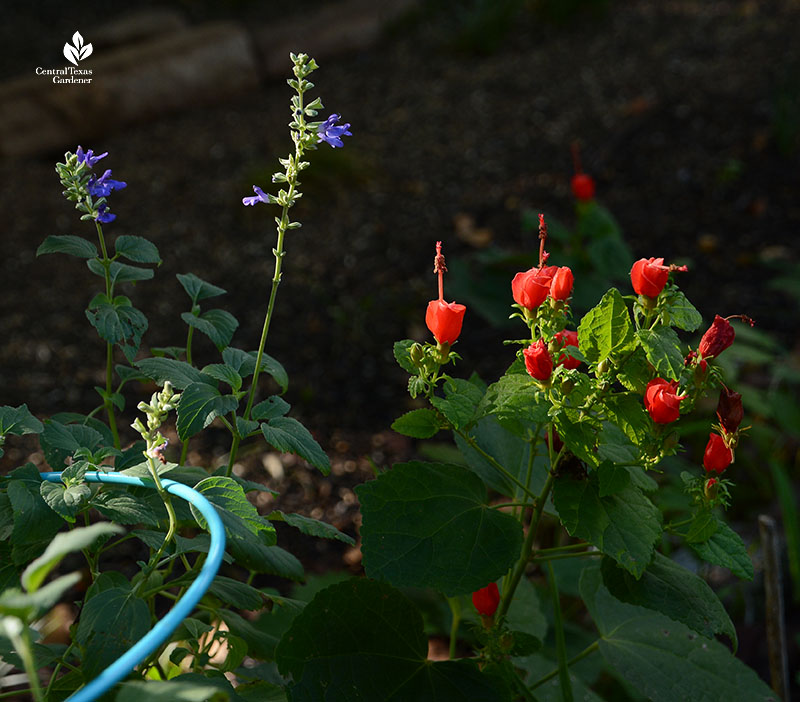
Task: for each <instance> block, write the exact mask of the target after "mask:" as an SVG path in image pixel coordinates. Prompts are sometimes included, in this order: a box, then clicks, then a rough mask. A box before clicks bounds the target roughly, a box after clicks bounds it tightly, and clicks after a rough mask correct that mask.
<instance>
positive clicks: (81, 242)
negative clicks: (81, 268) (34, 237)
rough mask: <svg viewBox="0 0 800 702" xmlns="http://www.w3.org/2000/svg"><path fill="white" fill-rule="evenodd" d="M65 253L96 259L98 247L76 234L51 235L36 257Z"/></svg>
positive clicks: (42, 244)
mask: <svg viewBox="0 0 800 702" xmlns="http://www.w3.org/2000/svg"><path fill="white" fill-rule="evenodd" d="M51 253H64V254H68V255H70V256H77V257H78V258H96V257H97V247H96V246H95V245H94V244H93V243H92V242H91V241H88V240H86V239H84V238H83V237H80V236H75V235H74V234H63V235H50V236H48V237H47V238H46V239H45V240H44V241H43V242H42V243H41V244H39V248H38V249H36V255H37V256H42V255H43V254H51Z"/></svg>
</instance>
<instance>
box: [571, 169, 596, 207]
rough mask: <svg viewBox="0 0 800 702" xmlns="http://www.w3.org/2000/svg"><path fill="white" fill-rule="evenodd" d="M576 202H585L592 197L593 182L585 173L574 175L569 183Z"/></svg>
mask: <svg viewBox="0 0 800 702" xmlns="http://www.w3.org/2000/svg"><path fill="white" fill-rule="evenodd" d="M570 185H571V186H572V194H573V195H574V196H575V199H576V200H582V201H584V202H585V201H587V200H591V199H592V198H593V197H594V180H593V179H592V176H590V175H587V174H586V173H576V174H575V175H574V176H572V181H571V182H570Z"/></svg>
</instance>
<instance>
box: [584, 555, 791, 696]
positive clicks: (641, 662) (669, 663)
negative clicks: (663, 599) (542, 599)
mask: <svg viewBox="0 0 800 702" xmlns="http://www.w3.org/2000/svg"><path fill="white" fill-rule="evenodd" d="M580 589H581V595H582V597H583V599H584V602H586V604H587V606H588V607H589V611H590V613H591V614H592V617H593V619H594V620H595V623H596V624H597V626H598V629H599V630H600V634H601V639H600V652H601V653H602V655H603V658H605V660H606V662H607V663H608V664H609V665H611V666H612V667H613V668H615V669H616V671H617V672H618V673H619V674H620V675H622V676H623V677H625V678H626V679H627V681H628V682H630V683H631V684H632V685H633V686H634V687H636V688H637V689H638V690H639V692H641V693H642V695H644V696H645V697H646V698H647V699H650V700H653V702H675V700H726V701H728V702H779V697H778V695H777V694H776V693H774V692H773V691H772V690H770V689H769V688H768V687H767V685H766V684H765V683H764V682H763V681H762V680H761V679H760V678H759V677H758V676H757V675H756V673H755V672H754V671H753V670H751V669H750V668H748V667H747V666H746V665H744V663H742V662H741V661H740V660H738V659H737V658H735V657H734V656H733V655H732V654H731V652H730V651H729V650H728V649H727V648H726V647H725V646H723V645H722V644H721V643H719V642H718V641H714V640H709V639H707V638H705V637H702V636H698V635H697V634H696V633H695V632H694V631H692V630H691V629H689V628H688V627H687V626H685V625H684V624H681V623H679V622H676V621H673V620H672V619H669V618H667V617H665V616H663V615H661V614H655V613H653V612H651V611H650V610H647V609H644V608H641V607H636V606H634V605H629V604H625V603H622V602H620V601H619V600H617V599H616V598H614V597H612V595H611V594H610V593H609V592H608V590H607V589H606V588H605V587H604V586H603V585H602V580H601V576H600V569H599V568H586V569H585V570H584V572H583V574H582V576H581V585H580Z"/></svg>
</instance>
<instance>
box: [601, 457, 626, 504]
mask: <svg viewBox="0 0 800 702" xmlns="http://www.w3.org/2000/svg"><path fill="white" fill-rule="evenodd" d="M597 478H598V485H599V487H598V495H599V496H600V497H607V496H608V495H613V494H614V493H617V492H622V491H623V490H624V489H625V488H626V487H628V485H630V484H631V474H630V473H629V472H628V471H627V469H626V468H625V467H623V466H617V465H614V464H613V463H608V462H604V463H601V464H600V465H599V466H598V467H597Z"/></svg>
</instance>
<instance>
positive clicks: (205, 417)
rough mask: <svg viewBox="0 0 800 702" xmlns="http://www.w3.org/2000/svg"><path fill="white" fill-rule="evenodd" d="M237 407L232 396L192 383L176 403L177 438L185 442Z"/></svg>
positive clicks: (237, 402) (204, 385)
mask: <svg viewBox="0 0 800 702" xmlns="http://www.w3.org/2000/svg"><path fill="white" fill-rule="evenodd" d="M163 360H166V359H163ZM238 406H239V401H238V400H237V399H236V398H235V397H234V396H233V395H222V394H221V393H220V391H219V390H217V389H216V388H215V387H212V386H211V385H207V384H206V383H192V384H191V385H188V386H186V388H184V390H183V392H182V393H181V399H180V400H179V401H178V422H177V429H178V436H179V437H180V439H181V441H186V439H188V438H189V437H191V436H194V435H195V434H197V433H198V432H199V431H202V430H203V429H205V428H206V427H207V426H208V425H209V424H211V422H213V421H214V420H215V419H216V418H217V417H219V416H221V415H225V414H228V412H233V411H234V410H235V409H236V408H237V407H238Z"/></svg>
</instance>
